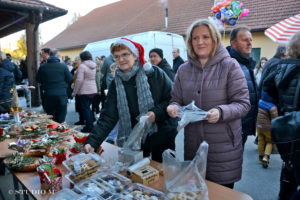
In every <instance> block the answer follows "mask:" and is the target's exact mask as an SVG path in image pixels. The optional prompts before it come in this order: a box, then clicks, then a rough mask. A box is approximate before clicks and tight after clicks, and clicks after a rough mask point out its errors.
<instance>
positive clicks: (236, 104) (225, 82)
mask: <svg viewBox="0 0 300 200" xmlns="http://www.w3.org/2000/svg"><path fill="white" fill-rule="evenodd" d="M171 96H172V99H171V104H178V105H180V106H185V105H187V104H189V103H191V101H192V100H195V105H196V106H197V107H199V108H200V109H202V110H206V111H208V110H210V109H212V108H218V109H220V110H221V118H220V119H219V121H218V122H217V123H215V124H212V123H208V122H207V121H200V122H195V123H191V124H189V125H187V126H186V127H185V129H184V134H185V139H184V158H185V160H192V159H193V158H194V156H195V153H196V151H197V149H198V147H199V145H200V143H201V142H202V141H203V140H205V141H206V142H207V143H208V144H209V149H208V157H207V172H206V178H207V179H208V180H211V181H213V182H216V183H219V184H229V183H233V182H236V181H238V180H240V179H241V174H242V162H243V149H242V125H241V118H242V117H243V116H245V115H246V114H247V113H248V111H249V109H250V102H249V92H248V87H247V82H246V79H245V76H244V74H243V71H242V70H241V68H240V66H239V64H238V63H237V61H236V60H235V59H232V58H231V57H230V56H229V54H228V52H227V51H226V49H225V47H224V46H223V45H220V46H219V48H218V49H217V51H216V53H215V55H214V56H213V57H212V58H210V59H209V60H208V61H207V63H206V64H205V66H204V67H203V68H202V67H201V64H200V62H199V61H197V60H194V59H192V58H190V57H189V58H188V62H187V63H184V64H182V65H181V67H180V68H179V69H178V71H177V74H176V78H175V82H174V86H173V89H172V92H171Z"/></svg>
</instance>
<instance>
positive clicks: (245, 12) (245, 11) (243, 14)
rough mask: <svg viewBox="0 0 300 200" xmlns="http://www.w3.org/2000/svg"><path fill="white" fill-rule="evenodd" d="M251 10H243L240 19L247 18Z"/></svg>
mask: <svg viewBox="0 0 300 200" xmlns="http://www.w3.org/2000/svg"><path fill="white" fill-rule="evenodd" d="M249 12H250V11H249V10H248V9H243V11H242V13H241V14H240V17H239V19H242V17H244V16H246V15H248V14H249Z"/></svg>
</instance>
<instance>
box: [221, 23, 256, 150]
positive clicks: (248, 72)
mask: <svg viewBox="0 0 300 200" xmlns="http://www.w3.org/2000/svg"><path fill="white" fill-rule="evenodd" d="M230 44H231V46H228V47H227V50H228V52H229V54H230V56H231V57H232V58H235V59H236V60H237V61H238V63H239V64H240V66H241V68H242V70H243V72H244V75H245V77H246V80H247V85H248V89H249V97H250V103H251V109H250V111H249V112H248V114H247V115H246V116H245V117H244V118H243V119H242V131H243V145H245V143H246V141H247V137H248V135H255V133H256V117H257V112H258V93H257V85H256V81H255V76H254V72H253V70H254V67H255V64H256V63H255V61H254V60H253V59H252V58H251V57H250V53H251V50H252V35H251V32H250V29H248V28H247V27H244V26H241V27H238V28H235V29H233V30H232V31H231V33H230Z"/></svg>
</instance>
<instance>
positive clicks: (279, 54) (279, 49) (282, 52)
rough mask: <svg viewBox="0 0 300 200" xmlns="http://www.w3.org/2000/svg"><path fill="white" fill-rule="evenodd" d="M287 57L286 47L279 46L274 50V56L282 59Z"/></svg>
mask: <svg viewBox="0 0 300 200" xmlns="http://www.w3.org/2000/svg"><path fill="white" fill-rule="evenodd" d="M286 55H287V48H286V45H279V46H278V47H277V49H276V53H275V56H276V57H284V56H286Z"/></svg>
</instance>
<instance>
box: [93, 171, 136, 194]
mask: <svg viewBox="0 0 300 200" xmlns="http://www.w3.org/2000/svg"><path fill="white" fill-rule="evenodd" d="M94 180H95V181H97V182H98V183H99V184H100V185H102V184H103V185H108V187H111V188H112V189H113V190H114V191H115V192H116V193H121V192H123V191H124V190H125V189H126V188H128V187H129V186H130V185H131V180H129V179H128V178H126V177H124V176H122V175H120V174H118V173H112V174H104V175H103V174H102V175H101V174H100V175H98V176H96V177H94Z"/></svg>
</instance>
